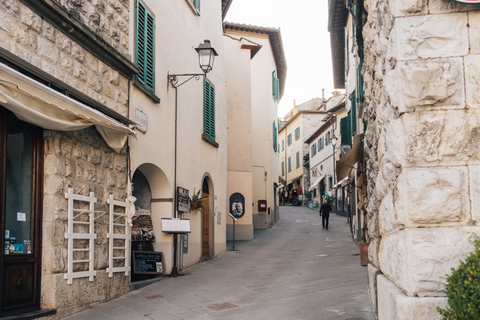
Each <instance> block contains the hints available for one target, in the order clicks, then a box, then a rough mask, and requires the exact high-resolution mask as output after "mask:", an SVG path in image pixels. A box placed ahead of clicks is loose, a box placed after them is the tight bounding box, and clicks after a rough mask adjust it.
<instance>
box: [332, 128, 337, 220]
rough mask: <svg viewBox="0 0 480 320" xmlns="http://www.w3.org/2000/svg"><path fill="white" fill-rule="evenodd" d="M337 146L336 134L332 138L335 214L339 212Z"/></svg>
mask: <svg viewBox="0 0 480 320" xmlns="http://www.w3.org/2000/svg"><path fill="white" fill-rule="evenodd" d="M336 146H337V137H336V136H335V133H334V134H333V137H332V147H333V190H332V191H333V192H335V206H334V207H335V208H334V209H335V212H337V190H336V184H337V177H336V176H337V174H336V172H335V171H336V170H335V167H336V165H337V163H336V161H335V147H336Z"/></svg>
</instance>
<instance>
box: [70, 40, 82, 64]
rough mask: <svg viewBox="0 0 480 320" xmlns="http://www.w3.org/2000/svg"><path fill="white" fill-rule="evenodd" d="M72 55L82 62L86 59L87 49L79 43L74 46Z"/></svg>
mask: <svg viewBox="0 0 480 320" xmlns="http://www.w3.org/2000/svg"><path fill="white" fill-rule="evenodd" d="M72 55H73V58H74V59H75V60H76V61H78V62H80V63H83V62H84V61H85V51H84V50H83V49H82V48H81V47H80V46H78V45H77V44H74V45H73V46H72Z"/></svg>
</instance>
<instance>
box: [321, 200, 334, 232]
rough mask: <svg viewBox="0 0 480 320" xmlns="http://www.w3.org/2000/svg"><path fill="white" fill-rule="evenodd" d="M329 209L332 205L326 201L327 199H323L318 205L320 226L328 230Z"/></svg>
mask: <svg viewBox="0 0 480 320" xmlns="http://www.w3.org/2000/svg"><path fill="white" fill-rule="evenodd" d="M330 211H332V207H331V206H330V205H329V204H328V203H327V200H325V201H324V202H323V204H322V205H321V206H320V217H322V227H323V229H324V230H325V229H327V230H328V218H330Z"/></svg>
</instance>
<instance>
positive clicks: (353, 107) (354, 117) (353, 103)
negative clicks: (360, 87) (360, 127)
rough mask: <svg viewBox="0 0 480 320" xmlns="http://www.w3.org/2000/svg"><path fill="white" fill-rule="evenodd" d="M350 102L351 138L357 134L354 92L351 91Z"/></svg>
mask: <svg viewBox="0 0 480 320" xmlns="http://www.w3.org/2000/svg"><path fill="white" fill-rule="evenodd" d="M350 102H351V104H352V108H351V109H350V112H351V126H352V136H354V135H356V134H357V99H356V92H355V91H353V92H352V94H351V95H350Z"/></svg>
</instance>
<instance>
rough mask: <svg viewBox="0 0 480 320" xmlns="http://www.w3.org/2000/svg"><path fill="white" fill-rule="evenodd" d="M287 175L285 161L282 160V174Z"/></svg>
mask: <svg viewBox="0 0 480 320" xmlns="http://www.w3.org/2000/svg"><path fill="white" fill-rule="evenodd" d="M284 175H285V161H282V176H284Z"/></svg>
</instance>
